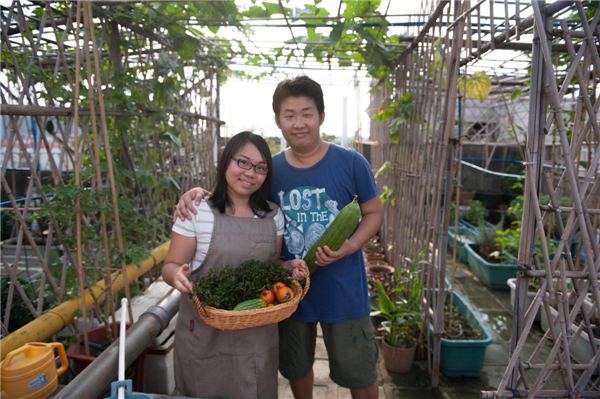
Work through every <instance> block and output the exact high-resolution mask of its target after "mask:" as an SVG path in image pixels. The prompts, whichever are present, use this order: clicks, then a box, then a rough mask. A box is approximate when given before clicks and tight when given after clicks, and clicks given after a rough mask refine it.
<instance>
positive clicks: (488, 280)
mask: <svg viewBox="0 0 600 399" xmlns="http://www.w3.org/2000/svg"><path fill="white" fill-rule="evenodd" d="M477 248H478V246H477V244H470V245H467V246H466V247H465V250H466V252H467V262H468V263H469V267H470V268H471V270H473V271H474V272H475V273H476V274H477V275H478V276H479V278H481V280H482V281H483V282H484V283H485V285H487V286H488V287H490V288H494V289H499V290H507V289H509V288H510V287H509V286H508V284H507V283H506V281H507V280H508V279H509V278H515V277H516V276H517V260H516V259H515V260H514V263H489V262H487V261H486V260H485V259H483V258H482V257H481V256H479V254H478V253H477V252H476V249H477Z"/></svg>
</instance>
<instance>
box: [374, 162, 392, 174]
mask: <svg viewBox="0 0 600 399" xmlns="http://www.w3.org/2000/svg"><path fill="white" fill-rule="evenodd" d="M390 166H391V164H390V161H385V162H384V163H383V165H381V168H379V170H378V171H377V173H376V175H377V176H379V175H382V174H383V172H385V171H386V170H388V169H389V168H390Z"/></svg>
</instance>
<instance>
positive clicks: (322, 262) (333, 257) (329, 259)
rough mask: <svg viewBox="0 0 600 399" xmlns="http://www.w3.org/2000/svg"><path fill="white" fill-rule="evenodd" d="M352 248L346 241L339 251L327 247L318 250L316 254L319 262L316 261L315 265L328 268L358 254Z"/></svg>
mask: <svg viewBox="0 0 600 399" xmlns="http://www.w3.org/2000/svg"><path fill="white" fill-rule="evenodd" d="M350 247H351V245H350V243H349V241H348V240H346V241H344V243H343V244H342V246H341V247H340V248H339V249H338V250H337V251H332V250H331V249H330V248H329V247H328V246H327V245H324V246H323V247H319V248H317V253H316V254H315V255H316V256H317V260H316V261H315V265H317V266H327V265H330V264H332V263H333V262H337V261H338V260H340V259H342V258H344V257H346V256H348V255H351V254H353V253H354V252H356V251H353V250H352V249H351V248H350Z"/></svg>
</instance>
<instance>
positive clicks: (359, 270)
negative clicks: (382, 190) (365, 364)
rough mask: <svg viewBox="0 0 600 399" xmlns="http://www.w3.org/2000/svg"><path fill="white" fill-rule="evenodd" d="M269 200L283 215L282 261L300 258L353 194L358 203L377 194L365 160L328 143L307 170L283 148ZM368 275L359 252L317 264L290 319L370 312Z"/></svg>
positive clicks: (351, 316) (339, 318)
mask: <svg viewBox="0 0 600 399" xmlns="http://www.w3.org/2000/svg"><path fill="white" fill-rule="evenodd" d="M273 172H274V173H273V182H272V185H271V196H270V198H269V199H270V200H271V201H274V202H276V203H277V204H278V205H279V207H280V208H281V210H282V211H283V214H284V216H285V226H286V231H285V235H284V238H285V245H284V247H283V252H282V253H283V256H284V257H285V259H286V260H290V259H295V258H296V259H302V258H303V257H304V255H305V254H306V252H307V251H308V250H309V249H310V247H311V246H312V245H313V244H314V243H315V242H316V241H317V240H318V239H319V237H320V236H321V235H322V234H323V232H324V231H325V229H326V228H327V227H328V226H329V225H330V224H331V222H332V221H333V219H334V218H335V216H336V215H337V214H338V213H339V211H340V210H341V209H342V208H343V207H344V206H346V205H348V204H349V203H350V202H352V200H353V199H354V196H355V195H358V202H359V203H360V204H362V203H364V202H367V201H368V200H370V199H372V198H373V197H375V196H376V195H377V186H376V185H375V179H374V178H373V173H372V171H371V167H370V166H369V163H368V162H367V160H366V159H365V158H364V157H363V156H362V155H360V154H359V153H358V152H356V151H355V150H353V149H349V148H344V147H340V146H338V145H335V144H329V149H328V150H327V153H326V154H325V156H324V157H323V159H321V160H320V161H319V162H318V163H317V164H315V165H313V166H311V167H309V168H295V167H293V166H292V165H290V164H289V163H288V161H287V160H286V159H285V155H284V153H283V152H280V153H279V154H276V155H275V156H273ZM368 297H369V296H368V286H367V275H366V272H365V265H364V260H363V255H362V250H359V251H357V252H355V253H354V254H352V255H349V256H347V257H345V258H343V259H340V260H339V261H338V262H335V263H332V264H330V265H328V266H324V267H319V268H317V270H316V271H315V272H314V273H313V274H312V275H311V278H310V289H309V290H308V292H307V294H306V296H305V297H304V299H303V300H302V301H301V302H300V305H299V306H298V310H297V311H296V312H295V313H294V314H293V315H292V318H294V319H296V320H300V321H308V322H313V321H321V322H324V323H339V322H342V321H346V320H356V319H360V318H363V317H366V316H368V315H369V312H370V311H371V309H370V305H369V300H368Z"/></svg>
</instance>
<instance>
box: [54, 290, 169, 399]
mask: <svg viewBox="0 0 600 399" xmlns="http://www.w3.org/2000/svg"><path fill="white" fill-rule="evenodd" d="M180 298H181V293H180V292H179V291H177V290H176V289H175V288H173V289H171V291H169V293H168V294H167V295H165V296H164V297H163V298H162V299H161V300H160V302H158V303H157V304H156V305H154V306H151V307H150V308H148V310H146V311H145V312H144V313H143V314H142V315H141V316H140V318H139V319H138V321H137V322H136V323H134V324H133V325H132V326H131V327H129V329H128V330H127V334H126V335H125V340H126V341H127V345H126V347H125V364H126V367H129V366H130V365H131V364H132V363H133V362H134V361H135V360H136V359H137V358H138V356H139V355H140V354H141V353H142V352H143V351H144V350H145V349H146V348H147V347H148V346H149V345H150V344H151V343H152V340H153V339H154V338H156V337H157V336H158V335H160V333H161V332H162V331H163V330H164V329H165V327H167V325H168V324H169V322H170V321H171V319H172V318H173V316H175V315H176V314H177V312H178V311H179V299H180ZM119 341H120V339H117V340H116V341H114V342H113V343H112V344H111V345H110V346H109V347H108V348H106V349H105V350H104V352H102V354H101V355H100V356H98V357H97V358H96V360H94V362H93V363H92V364H91V365H90V366H88V367H86V368H85V370H83V371H82V372H81V373H79V375H78V376H77V377H75V378H74V379H73V380H72V381H71V382H70V383H69V385H67V386H66V387H64V388H63V389H62V390H61V391H60V392H59V393H58V395H57V396H56V399H66V398H97V397H99V395H102V394H103V393H104V392H105V391H106V389H107V388H108V387H109V386H110V383H111V382H112V381H114V380H115V379H116V378H117V372H118V364H119Z"/></svg>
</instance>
